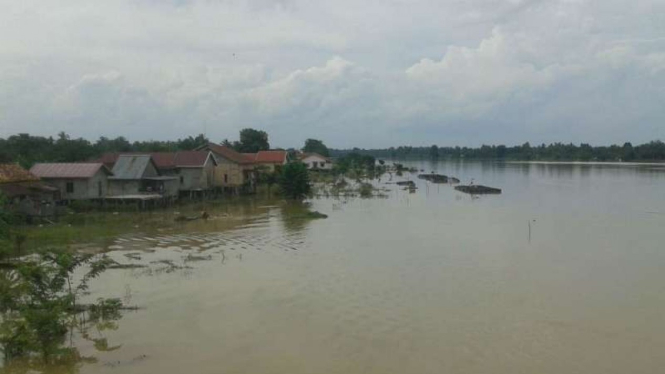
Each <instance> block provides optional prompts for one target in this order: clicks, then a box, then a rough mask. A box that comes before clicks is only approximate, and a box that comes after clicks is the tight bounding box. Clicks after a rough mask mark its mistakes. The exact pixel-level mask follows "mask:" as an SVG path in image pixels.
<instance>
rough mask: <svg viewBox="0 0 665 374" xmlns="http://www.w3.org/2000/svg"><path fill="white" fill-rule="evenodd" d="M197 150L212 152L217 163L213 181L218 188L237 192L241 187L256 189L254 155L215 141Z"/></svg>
mask: <svg viewBox="0 0 665 374" xmlns="http://www.w3.org/2000/svg"><path fill="white" fill-rule="evenodd" d="M197 150H198V151H209V152H212V155H213V157H214V159H215V162H216V164H217V165H216V166H215V171H214V183H213V184H214V186H215V187H216V188H220V189H222V190H227V191H233V192H236V193H238V192H239V191H240V189H241V188H246V189H249V190H254V183H255V181H256V172H255V170H254V166H255V163H254V160H253V158H252V157H248V156H246V155H243V154H242V153H239V152H236V151H234V150H233V149H231V148H229V147H226V146H223V145H219V144H215V143H208V144H206V145H203V146H201V147H199V148H197Z"/></svg>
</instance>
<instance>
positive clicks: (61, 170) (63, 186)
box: [30, 163, 112, 201]
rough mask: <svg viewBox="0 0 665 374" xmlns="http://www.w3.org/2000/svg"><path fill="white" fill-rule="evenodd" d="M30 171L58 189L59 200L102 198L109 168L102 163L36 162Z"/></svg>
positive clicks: (106, 185)
mask: <svg viewBox="0 0 665 374" xmlns="http://www.w3.org/2000/svg"><path fill="white" fill-rule="evenodd" d="M30 172H31V173H32V174H34V175H35V176H37V177H39V178H40V179H41V180H42V181H44V182H46V183H48V184H49V185H51V186H54V187H56V188H57V189H58V190H59V191H60V199H61V200H67V201H71V200H92V199H103V198H105V197H106V196H107V194H108V177H109V176H110V175H112V173H111V170H109V168H107V167H106V166H104V164H102V163H38V164H35V165H34V166H33V167H32V168H31V169H30Z"/></svg>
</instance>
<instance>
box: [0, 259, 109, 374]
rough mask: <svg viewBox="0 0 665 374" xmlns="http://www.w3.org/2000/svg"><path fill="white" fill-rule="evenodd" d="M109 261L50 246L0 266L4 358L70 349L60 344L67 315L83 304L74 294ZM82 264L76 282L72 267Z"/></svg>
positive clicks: (54, 356) (55, 355) (52, 354)
mask: <svg viewBox="0 0 665 374" xmlns="http://www.w3.org/2000/svg"><path fill="white" fill-rule="evenodd" d="M110 263H111V262H110V260H109V259H108V258H106V257H101V258H99V259H95V258H94V257H93V256H90V255H73V254H70V253H52V252H50V253H46V254H43V255H42V256H41V257H40V259H39V261H31V262H22V263H18V264H17V265H16V266H15V268H13V269H9V270H7V269H5V270H2V271H0V297H1V301H2V303H1V304H0V315H1V319H0V320H1V321H2V322H1V323H0V349H1V350H2V352H3V354H4V357H5V363H7V362H10V361H12V360H14V359H17V358H21V357H30V356H34V355H40V356H41V357H42V358H43V360H44V361H46V362H48V361H50V360H52V359H56V360H57V359H58V356H61V355H63V354H69V353H71V352H70V351H69V350H67V349H63V348H62V344H63V342H64V338H65V336H66V334H67V332H68V331H69V328H70V327H71V326H70V324H71V318H72V316H75V315H76V314H77V313H79V312H81V310H82V308H83V306H81V305H78V304H77V302H76V300H77V297H78V295H80V294H81V293H83V292H85V291H87V289H88V282H89V281H90V280H92V279H94V278H96V277H98V276H99V275H100V274H101V273H102V272H103V271H104V270H105V269H106V268H107V267H108V266H109V264H110ZM84 265H86V266H87V267H88V271H87V272H86V273H85V274H84V275H83V276H82V277H81V279H80V280H79V281H78V282H77V283H75V282H74V277H73V274H74V271H75V270H76V269H78V268H79V267H81V266H84ZM104 305H105V306H107V307H110V306H116V309H118V308H119V306H117V304H108V303H105V304H104Z"/></svg>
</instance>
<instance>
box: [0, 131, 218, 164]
mask: <svg viewBox="0 0 665 374" xmlns="http://www.w3.org/2000/svg"><path fill="white" fill-rule="evenodd" d="M207 142H208V138H206V137H205V136H204V135H202V134H201V135H198V136H196V137H192V136H189V137H187V138H184V139H178V140H176V141H156V140H150V141H143V142H138V141H137V142H134V143H130V142H129V141H128V140H127V139H125V138H124V137H122V136H120V137H117V138H115V139H109V138H106V137H100V138H99V139H98V140H97V141H96V142H94V143H93V142H90V141H89V140H86V139H83V138H77V139H73V138H71V137H70V136H69V135H68V134H66V133H64V132H60V133H59V134H58V136H57V138H56V139H54V138H53V137H48V138H47V137H43V136H31V135H30V134H18V135H12V136H10V137H8V138H6V139H2V138H0V162H18V163H19V164H21V166H23V167H25V168H30V167H31V166H32V165H33V164H34V163H36V162H77V161H87V160H90V159H93V158H96V157H99V156H100V155H101V154H103V153H105V152H171V151H178V150H192V149H194V148H196V147H198V146H200V145H203V144H206V143H207Z"/></svg>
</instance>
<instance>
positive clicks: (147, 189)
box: [108, 154, 178, 199]
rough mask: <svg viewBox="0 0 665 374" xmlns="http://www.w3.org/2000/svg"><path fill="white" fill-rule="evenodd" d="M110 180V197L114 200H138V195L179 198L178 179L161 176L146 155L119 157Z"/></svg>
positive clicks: (149, 157)
mask: <svg viewBox="0 0 665 374" xmlns="http://www.w3.org/2000/svg"><path fill="white" fill-rule="evenodd" d="M111 172H112V173H113V175H112V176H111V177H109V178H108V180H109V195H111V197H113V198H116V199H117V198H126V199H130V198H136V197H137V195H153V196H155V197H157V196H161V197H177V196H178V178H177V177H174V176H164V175H160V174H159V172H158V170H157V166H156V165H155V162H154V161H153V159H152V157H151V156H150V155H146V154H134V155H131V154H121V155H119V156H118V158H117V160H116V162H115V164H114V165H113V169H112V170H111Z"/></svg>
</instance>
